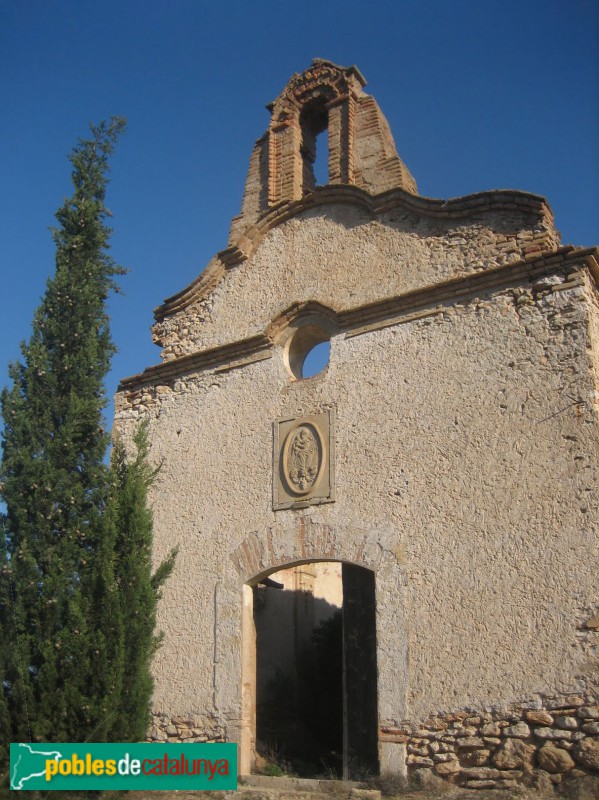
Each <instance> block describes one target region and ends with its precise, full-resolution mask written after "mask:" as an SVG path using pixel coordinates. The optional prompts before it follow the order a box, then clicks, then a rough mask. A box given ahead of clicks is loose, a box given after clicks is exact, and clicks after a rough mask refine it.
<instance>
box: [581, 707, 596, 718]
mask: <svg viewBox="0 0 599 800" xmlns="http://www.w3.org/2000/svg"><path fill="white" fill-rule="evenodd" d="M578 716H579V717H580V718H581V719H598V720H599V706H582V707H581V708H579V709H578Z"/></svg>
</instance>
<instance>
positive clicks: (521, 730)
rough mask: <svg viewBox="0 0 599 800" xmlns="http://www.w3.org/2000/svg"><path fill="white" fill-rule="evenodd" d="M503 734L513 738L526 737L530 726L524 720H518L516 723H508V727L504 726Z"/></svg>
mask: <svg viewBox="0 0 599 800" xmlns="http://www.w3.org/2000/svg"><path fill="white" fill-rule="evenodd" d="M503 735H504V736H510V737H512V738H514V739H528V737H529V736H530V728H529V726H528V725H527V724H526V722H518V723H516V725H510V726H509V728H504V730H503Z"/></svg>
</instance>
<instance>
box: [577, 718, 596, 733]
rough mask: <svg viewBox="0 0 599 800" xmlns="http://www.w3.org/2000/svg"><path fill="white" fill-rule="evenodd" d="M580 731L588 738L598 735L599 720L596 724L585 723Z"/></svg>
mask: <svg viewBox="0 0 599 800" xmlns="http://www.w3.org/2000/svg"><path fill="white" fill-rule="evenodd" d="M581 730H582V731H583V732H584V733H588V734H589V735H590V736H597V735H598V734H599V720H598V721H597V722H586V723H585V724H584V725H582V726H581Z"/></svg>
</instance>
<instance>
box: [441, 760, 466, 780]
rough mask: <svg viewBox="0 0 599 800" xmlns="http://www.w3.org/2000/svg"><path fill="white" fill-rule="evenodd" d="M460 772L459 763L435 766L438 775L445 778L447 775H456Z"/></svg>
mask: <svg viewBox="0 0 599 800" xmlns="http://www.w3.org/2000/svg"><path fill="white" fill-rule="evenodd" d="M459 771H460V762H459V761H443V762H439V763H438V764H435V772H436V773H437V775H440V776H442V777H445V776H447V775H455V774H456V773H458V772H459Z"/></svg>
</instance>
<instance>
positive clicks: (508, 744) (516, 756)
mask: <svg viewBox="0 0 599 800" xmlns="http://www.w3.org/2000/svg"><path fill="white" fill-rule="evenodd" d="M534 753H535V747H534V746H533V745H531V744H526V742H522V741H521V740H520V739H507V740H506V741H505V742H504V744H503V745H502V746H501V747H500V748H499V750H498V751H497V752H496V753H494V755H493V757H492V759H491V760H492V761H493V764H495V766H496V767H498V768H499V769H526V768H527V767H530V765H531V764H532V760H533V758H534Z"/></svg>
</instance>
